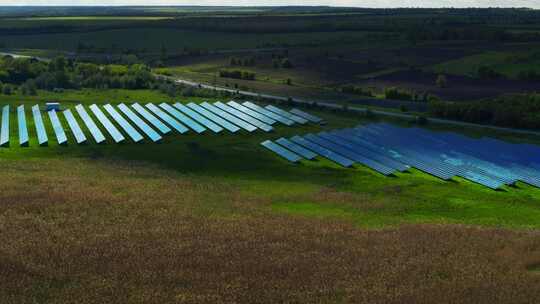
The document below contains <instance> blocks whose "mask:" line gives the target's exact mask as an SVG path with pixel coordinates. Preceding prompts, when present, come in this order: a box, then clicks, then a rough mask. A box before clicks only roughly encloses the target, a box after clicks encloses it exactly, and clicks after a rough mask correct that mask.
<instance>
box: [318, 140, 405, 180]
mask: <svg viewBox="0 0 540 304" xmlns="http://www.w3.org/2000/svg"><path fill="white" fill-rule="evenodd" d="M318 135H319V136H320V137H322V138H324V139H326V140H329V141H332V142H334V143H336V144H338V145H340V146H343V147H344V148H347V149H349V150H351V151H354V152H356V153H357V154H360V155H362V156H365V157H367V158H369V159H372V160H374V161H376V162H379V163H381V164H383V165H385V166H387V167H390V168H393V169H396V170H398V171H401V172H404V171H407V170H408V169H409V167H408V166H406V165H404V164H403V163H400V162H398V161H395V160H393V159H391V158H389V157H386V156H384V155H381V153H376V152H373V151H371V150H368V149H366V148H365V147H363V146H361V145H359V144H356V143H355V142H354V141H353V140H352V139H350V138H347V137H340V136H338V135H337V134H333V133H326V132H321V133H319V134H318Z"/></svg>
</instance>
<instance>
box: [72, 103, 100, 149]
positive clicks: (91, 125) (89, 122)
mask: <svg viewBox="0 0 540 304" xmlns="http://www.w3.org/2000/svg"><path fill="white" fill-rule="evenodd" d="M75 110H77V113H79V116H80V117H81V119H82V120H83V123H84V124H85V125H86V128H88V130H89V131H90V134H91V135H92V137H93V138H94V140H95V141H96V143H98V144H99V143H102V142H104V141H105V136H104V135H103V133H102V132H101V130H100V129H99V128H98V126H97V125H96V123H95V122H94V120H93V119H92V118H91V117H90V115H88V112H86V110H85V108H84V107H83V106H82V105H77V106H75Z"/></svg>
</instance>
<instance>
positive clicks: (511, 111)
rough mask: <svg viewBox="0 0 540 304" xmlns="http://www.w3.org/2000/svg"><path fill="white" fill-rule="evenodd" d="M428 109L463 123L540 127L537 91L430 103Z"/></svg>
mask: <svg viewBox="0 0 540 304" xmlns="http://www.w3.org/2000/svg"><path fill="white" fill-rule="evenodd" d="M429 111H430V113H431V114H432V115H434V116H436V117H440V118H447V119H453V120H461V121H466V122H473V123H481V124H491V125H497V126H502V127H511V128H523V129H539V128H540V94H519V95H509V96H502V97H499V98H496V99H494V100H489V101H481V102H467V103H465V102H463V103H459V102H455V103H449V102H431V103H430V105H429Z"/></svg>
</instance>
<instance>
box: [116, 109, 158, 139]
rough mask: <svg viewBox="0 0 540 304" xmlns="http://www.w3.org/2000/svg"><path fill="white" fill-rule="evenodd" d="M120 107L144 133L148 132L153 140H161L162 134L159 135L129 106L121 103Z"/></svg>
mask: <svg viewBox="0 0 540 304" xmlns="http://www.w3.org/2000/svg"><path fill="white" fill-rule="evenodd" d="M118 109H120V111H122V113H124V114H125V115H126V116H127V117H128V118H129V119H130V120H131V121H132V122H133V123H134V124H135V125H136V126H137V127H139V129H141V130H142V131H143V132H144V134H146V135H147V136H148V137H149V138H150V139H151V140H152V141H153V142H158V141H160V140H161V135H159V134H158V133H157V132H156V131H154V129H152V127H150V126H149V125H148V124H147V123H146V122H144V120H142V119H141V118H140V117H139V116H137V114H135V113H133V111H131V109H130V108H128V106H126V105H125V104H123V103H121V104H119V105H118Z"/></svg>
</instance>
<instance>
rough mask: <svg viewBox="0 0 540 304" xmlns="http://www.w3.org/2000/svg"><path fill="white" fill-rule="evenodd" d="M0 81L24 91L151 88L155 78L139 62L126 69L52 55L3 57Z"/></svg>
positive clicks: (31, 93)
mask: <svg viewBox="0 0 540 304" xmlns="http://www.w3.org/2000/svg"><path fill="white" fill-rule="evenodd" d="M0 80H1V81H3V82H6V83H11V84H16V85H21V88H22V90H23V92H24V93H26V94H30V95H33V94H35V93H36V90H37V89H42V90H54V89H56V88H64V89H68V88H74V89H77V88H82V87H84V88H125V89H147V88H151V87H152V86H153V85H154V83H156V82H157V80H156V79H155V78H154V76H153V75H152V73H151V72H150V69H149V68H148V67H147V66H145V65H142V64H133V65H130V66H129V67H126V68H118V66H109V65H96V64H93V63H85V62H77V61H73V60H67V59H66V58H64V57H56V58H54V59H53V60H51V61H50V62H48V63H47V62H41V61H36V60H32V59H27V58H12V57H4V58H3V59H2V60H0Z"/></svg>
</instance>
